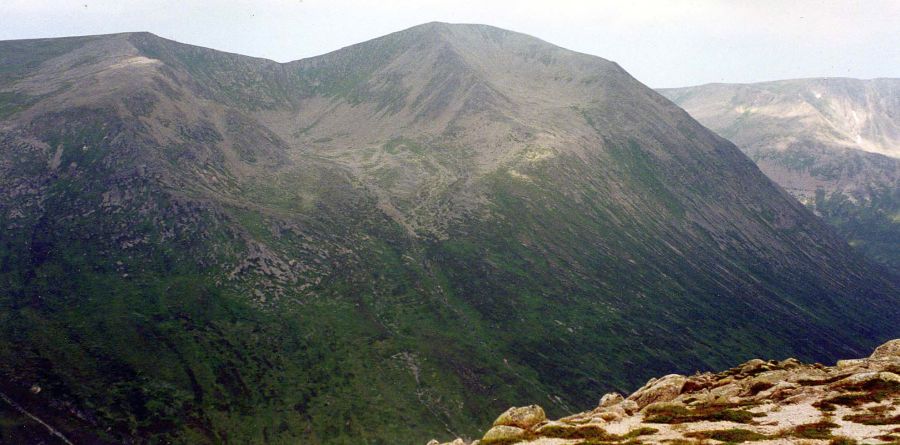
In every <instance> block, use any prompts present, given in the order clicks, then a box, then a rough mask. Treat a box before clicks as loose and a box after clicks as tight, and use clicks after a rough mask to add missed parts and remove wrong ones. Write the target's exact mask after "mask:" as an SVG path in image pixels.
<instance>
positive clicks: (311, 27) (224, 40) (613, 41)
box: [0, 0, 900, 87]
mask: <svg viewBox="0 0 900 445" xmlns="http://www.w3.org/2000/svg"><path fill="white" fill-rule="evenodd" d="M429 21H444V22H454V23H485V24H490V25H494V26H499V27H502V28H507V29H511V30H515V31H520V32H524V33H527V34H531V35H534V36H536V37H539V38H542V39H544V40H547V41H549V42H551V43H555V44H557V45H560V46H563V47H566V48H569V49H574V50H577V51H581V52H585V53H589V54H594V55H598V56H601V57H604V58H607V59H610V60H614V61H616V62H618V63H619V64H620V65H622V66H623V67H624V68H625V69H626V70H628V71H629V72H631V74H632V75H634V76H635V77H637V78H638V79H639V80H641V81H643V82H644V83H646V84H648V85H650V86H653V87H664V86H684V85H694V84H700V83H707V82H753V81H761V80H771V79H784V78H796V77H819V76H846V77H859V78H872V77H900V0H867V1H851V0H832V1H821V0H820V1H813V0H719V1H713V0H683V1H679V0H616V1H575V0H571V1H566V0H552V1H532V0H519V1H513V0H502V1H491V0H474V1H471V0H456V1H439V0H396V1H395V0H382V1H378V0H229V1H225V0H218V1H215V0H158V1H151V0H0V39H4V40H5V39H19V38H33V37H56V36H69V35H83V34H103V33H113V32H123V31H150V32H153V33H155V34H158V35H160V36H163V37H166V38H170V39H174V40H178V41H180V42H184V43H191V44H195V45H201V46H206V47H211V48H215V49H220V50H226V51H232V52H237V53H241V54H247V55H253V56H259V57H266V58H269V59H274V60H277V61H282V62H284V61H288V60H294V59H299V58H304V57H309V56H313V55H317V54H322V53H325V52H328V51H332V50H335V49H338V48H340V47H343V46H347V45H351V44H353V43H357V42H361V41H364V40H368V39H371V38H373V37H377V36H380V35H384V34H388V33H390V32H393V31H398V30H400V29H404V28H408V27H410V26H413V25H417V24H420V23H424V22H429Z"/></svg>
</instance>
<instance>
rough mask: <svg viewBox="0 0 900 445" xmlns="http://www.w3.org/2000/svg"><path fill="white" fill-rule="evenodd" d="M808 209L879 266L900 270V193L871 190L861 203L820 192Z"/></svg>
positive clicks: (839, 195) (844, 196) (835, 194)
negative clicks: (868, 196)
mask: <svg viewBox="0 0 900 445" xmlns="http://www.w3.org/2000/svg"><path fill="white" fill-rule="evenodd" d="M810 207H811V208H812V209H813V210H815V211H816V213H818V214H819V215H821V217H822V219H824V220H825V221H826V222H828V224H830V225H831V226H833V227H835V228H836V229H837V230H838V232H839V233H840V234H841V235H842V236H844V237H845V238H846V239H847V240H848V241H849V242H850V244H851V245H852V246H853V247H855V248H857V249H859V250H860V251H862V252H864V253H865V254H866V255H868V256H869V257H871V258H872V259H874V260H876V261H878V262H879V263H882V264H885V265H887V266H889V267H891V268H893V269H895V270H897V269H900V216H898V215H900V190H898V189H894V190H881V191H877V190H875V191H873V193H872V196H871V198H870V199H867V200H862V201H859V200H858V201H852V200H850V199H849V197H848V196H847V195H845V194H843V193H839V192H835V193H832V194H831V195H827V194H826V193H824V192H822V191H821V190H820V191H819V192H817V193H816V198H815V202H814V203H813V204H812V205H811V206H810Z"/></svg>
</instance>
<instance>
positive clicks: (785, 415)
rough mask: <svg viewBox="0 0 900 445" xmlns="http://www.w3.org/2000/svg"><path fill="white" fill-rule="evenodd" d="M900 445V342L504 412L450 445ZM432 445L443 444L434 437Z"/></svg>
mask: <svg viewBox="0 0 900 445" xmlns="http://www.w3.org/2000/svg"><path fill="white" fill-rule="evenodd" d="M750 441H753V442H757V443H760V444H788V443H801V442H802V443H806V444H817V443H821V444H853V443H860V444H869V443H871V444H876V443H877V444H897V443H900V339H896V340H891V341H889V342H887V343H885V344H883V345H881V346H879V347H878V348H877V349H875V352H874V353H872V355H871V356H869V357H868V358H862V359H854V360H841V361H839V362H838V363H837V364H836V365H835V366H824V365H822V364H819V363H815V364H803V363H800V361H798V360H797V359H793V358H789V359H787V360H781V361H776V360H769V361H765V360H760V359H754V360H750V361H748V362H746V363H744V364H742V365H740V366H737V367H734V368H731V369H729V370H727V371H723V372H719V373H709V372H707V373H702V374H701V373H698V374H696V375H693V376H683V375H677V374H672V375H667V376H665V377H662V378H659V379H651V380H650V381H649V382H647V384H646V385H644V386H643V387H642V388H640V389H638V390H637V391H635V392H634V393H633V394H631V395H630V396H628V397H623V396H622V395H621V394H618V393H610V394H606V395H604V396H603V397H602V398H601V399H600V403H599V405H598V406H597V408H595V409H593V410H591V411H586V412H582V413H578V414H574V415H571V416H567V417H564V418H562V419H559V420H547V419H546V418H545V415H544V410H543V409H541V407H539V406H536V405H531V406H527V407H521V408H510V409H509V410H507V411H506V412H505V413H503V414H502V415H500V417H498V418H497V420H496V421H495V422H494V426H493V427H492V428H491V429H490V430H488V432H487V433H486V434H485V435H484V437H483V438H482V439H480V440H475V441H474V442H466V441H464V440H463V439H456V440H454V441H453V442H448V444H450V445H466V444H470V445H476V444H477V445H498V444H503V445H510V444H532V445H569V444H571V445H580V444H584V445H587V444H598V443H611V444H614V443H629V444H636V443H669V444H694V443H696V444H701V443H720V442H722V443H741V442H750ZM429 445H440V443H439V442H438V441H436V440H434V441H432V442H429Z"/></svg>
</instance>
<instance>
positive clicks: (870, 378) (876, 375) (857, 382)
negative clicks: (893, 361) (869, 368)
mask: <svg viewBox="0 0 900 445" xmlns="http://www.w3.org/2000/svg"><path fill="white" fill-rule="evenodd" d="M872 382H884V383H897V384H900V375H897V374H894V373H893V372H861V373H859V374H853V375H851V376H850V377H847V378H843V379H841V380H838V381H836V382H834V383H832V384H831V385H829V387H830V388H845V387H848V386H862V385H865V384H867V383H872Z"/></svg>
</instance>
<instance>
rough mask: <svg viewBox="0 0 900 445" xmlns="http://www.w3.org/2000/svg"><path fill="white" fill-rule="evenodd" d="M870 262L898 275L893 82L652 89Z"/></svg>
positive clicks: (899, 107)
mask: <svg viewBox="0 0 900 445" xmlns="http://www.w3.org/2000/svg"><path fill="white" fill-rule="evenodd" d="M660 92H661V93H662V94H663V95H665V96H666V97H668V98H669V99H672V100H673V101H675V102H676V103H677V104H678V105H679V106H682V107H684V108H685V109H686V110H687V111H688V112H689V113H691V115H692V116H693V117H695V118H696V119H697V120H699V121H700V122H701V123H703V124H704V125H706V126H707V127H709V128H711V129H712V130H714V131H716V132H718V133H719V134H721V135H722V136H724V137H726V138H728V139H729V140H731V141H733V142H734V143H736V144H737V145H738V146H739V147H740V148H741V150H743V151H744V152H745V153H746V154H747V155H748V156H750V158H751V159H753V160H754V161H755V162H756V163H757V165H759V167H760V168H761V169H762V170H763V172H765V173H766V175H767V176H769V177H770V178H771V179H772V180H774V181H775V182H777V183H778V184H779V185H781V186H782V187H784V188H785V190H787V191H788V192H790V193H791V194H792V195H794V196H795V197H797V199H799V200H800V201H801V202H803V203H805V204H806V205H807V206H809V207H810V208H811V209H813V210H814V211H815V212H816V213H817V214H819V215H820V216H822V217H823V218H824V219H825V220H826V221H827V222H828V223H829V224H831V225H832V226H834V227H836V228H837V229H838V231H839V232H840V233H841V234H842V235H843V236H844V237H846V238H847V239H848V240H850V242H851V244H853V245H855V246H858V247H859V248H860V249H861V250H862V251H864V252H865V253H866V254H868V255H869V256H870V257H872V258H874V259H876V260H877V261H879V262H881V263H883V264H886V265H888V266H891V267H892V268H894V270H897V268H898V267H900V257H898V256H897V255H898V253H897V252H900V222H898V217H897V215H898V214H900V195H898V193H900V159H897V158H898V157H900V148H898V147H900V136H898V135H900V80H898V79H875V80H856V79H799V80H785V81H776V82H763V83H758V84H748V85H729V84H710V85H702V86H697V87H687V88H673V89H665V90H661V91H660Z"/></svg>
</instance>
